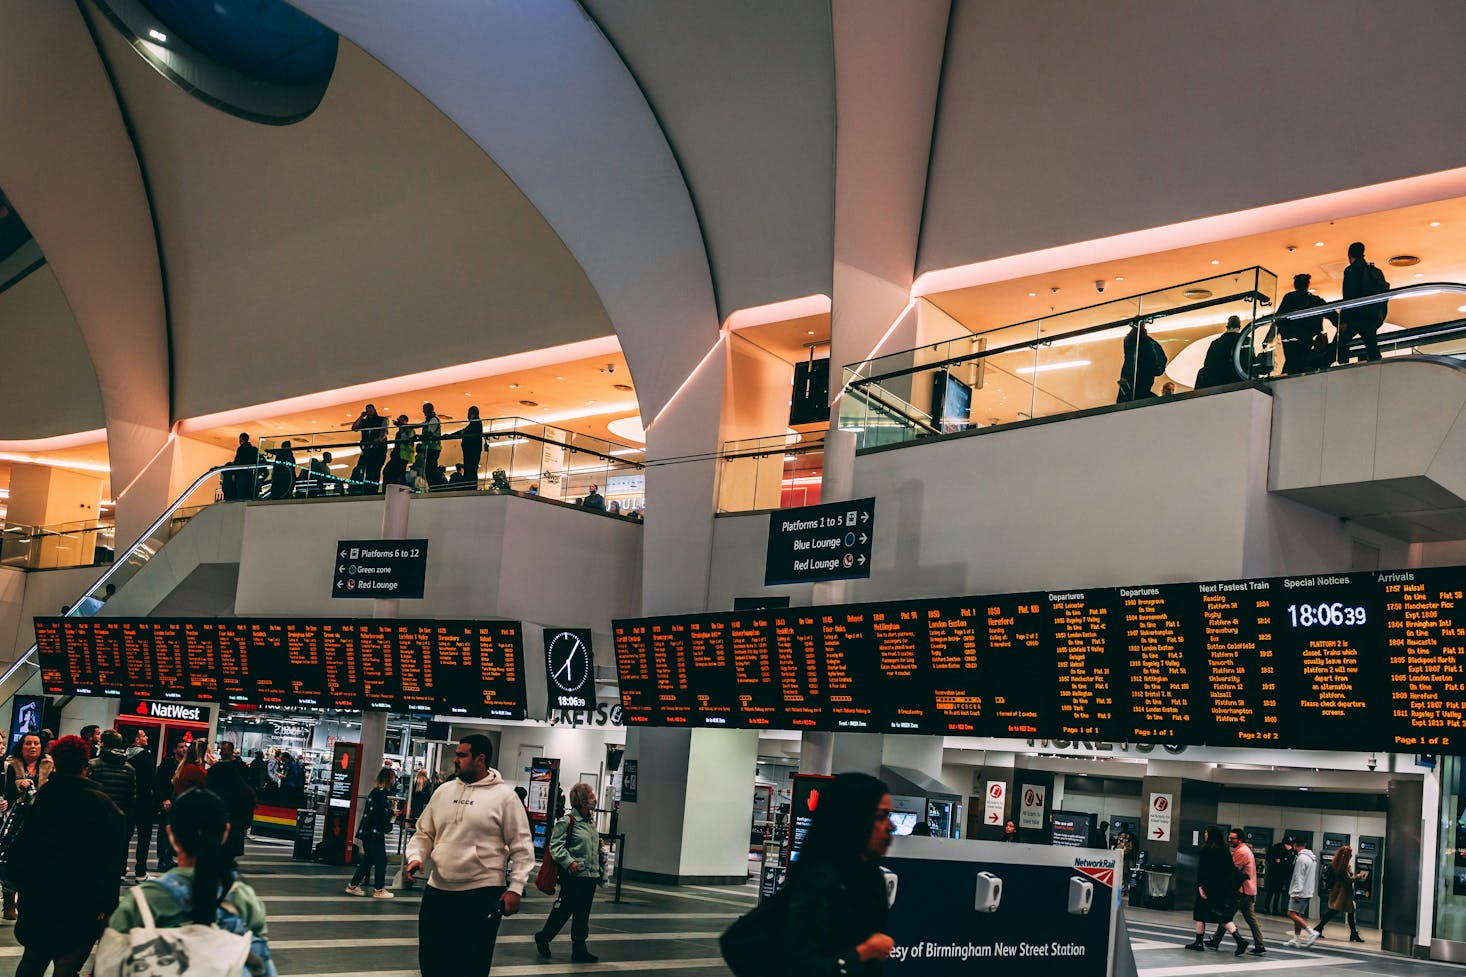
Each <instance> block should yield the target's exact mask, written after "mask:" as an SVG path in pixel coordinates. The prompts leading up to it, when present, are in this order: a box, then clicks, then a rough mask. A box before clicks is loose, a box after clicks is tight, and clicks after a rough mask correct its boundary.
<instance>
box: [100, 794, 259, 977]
mask: <svg viewBox="0 0 1466 977" xmlns="http://www.w3.org/2000/svg"><path fill="white" fill-rule="evenodd" d="M232 827H233V826H232V825H231V824H230V823H229V815H228V811H227V810H226V809H225V806H224V801H223V800H221V799H220V797H219V795H217V794H215V793H214V792H213V791H211V790H209V789H207V788H202V787H201V788H195V789H194V790H190V791H188V792H186V793H184V794H180V795H179V796H178V797H177V798H175V799H174V801H173V804H172V806H171V807H170V808H169V810H168V841H169V844H170V845H171V846H172V848H173V850H174V852H175V853H176V855H177V859H178V864H177V866H176V867H174V868H172V869H169V870H168V871H167V872H166V873H164V874H163V875H162V876H160V877H158V878H156V879H150V880H148V881H146V882H144V883H142V884H141V885H140V886H138V887H137V888H136V889H135V890H133V893H130V894H129V895H130V898H128V899H124V900H123V901H122V902H121V904H120V905H118V906H117V909H116V911H115V912H113V913H112V917H111V920H110V921H109V922H108V924H107V926H108V929H109V930H111V931H112V932H111V933H107V934H104V935H103V938H102V945H101V947H100V948H99V950H98V953H97V967H96V974H97V977H111V975H113V974H123V975H131V974H134V973H149V972H151V971H148V970H139V969H138V968H139V966H140V964H141V963H142V961H146V960H148V959H150V957H151V956H156V953H157V950H158V949H162V948H167V950H168V952H169V953H171V954H172V955H175V956H176V957H178V958H179V960H180V961H182V959H183V958H184V957H185V956H187V955H188V950H189V948H190V946H194V947H196V948H197V950H196V953H195V954H194V956H195V959H194V961H193V963H194V964H203V965H209V964H212V965H213V967H214V969H210V968H209V967H208V966H199V973H201V974H213V973H216V972H222V970H220V969H219V961H218V957H217V956H216V954H217V952H218V951H217V948H218V947H219V946H220V945H221V943H222V944H223V946H225V947H226V948H230V949H233V950H241V949H244V945H245V943H247V944H248V950H247V952H246V953H242V954H240V956H242V957H243V959H244V965H243V968H242V969H241V970H240V971H239V972H238V973H239V975H240V977H275V974H276V973H277V971H276V969H275V964H274V962H273V961H272V960H271V958H270V946H269V942H268V940H269V935H270V933H269V924H268V923H267V922H266V919H265V904H264V903H263V902H261V901H260V897H259V896H257V895H255V891H254V890H253V889H252V888H250V887H249V885H248V884H247V883H245V882H241V881H239V878H238V875H237V872H236V868H235V865H234V857H233V855H232V854H231V853H230V852H231V848H230V846H229V844H228V841H227V836H228V835H229V833H230V832H231V831H232ZM139 902H143V903H146V906H147V915H148V916H149V917H151V919H145V918H144V911H143V908H142V906H140V905H139ZM189 924H198V927H197V928H191V929H189V930H187V931H184V932H181V933H173V934H166V935H165V937H164V939H163V940H161V941H159V940H152V941H147V942H139V941H137V940H133V939H129V934H132V933H133V931H134V930H139V929H149V930H175V929H178V928H179V927H187V926H189ZM217 930H223V931H225V932H226V933H231V934H234V935H235V936H237V937H241V938H242V939H241V940H238V941H230V940H228V939H227V938H224V939H223V940H222V941H221V939H220V934H219V933H218V932H217ZM159 943H161V944H162V945H163V947H158V944H159ZM155 948H156V949H155ZM175 966H176V964H175ZM166 972H176V973H189V974H191V973H193V972H194V970H193V967H192V966H191V965H190V964H187V963H185V964H184V966H183V967H182V968H180V969H178V970H175V971H166Z"/></svg>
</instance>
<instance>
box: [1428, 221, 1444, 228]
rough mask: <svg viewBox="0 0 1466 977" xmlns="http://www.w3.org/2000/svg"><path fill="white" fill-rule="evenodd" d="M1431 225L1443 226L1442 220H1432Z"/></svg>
mask: <svg viewBox="0 0 1466 977" xmlns="http://www.w3.org/2000/svg"><path fill="white" fill-rule="evenodd" d="M1430 226H1431V227H1440V226H1441V222H1440V221H1431V222H1430Z"/></svg>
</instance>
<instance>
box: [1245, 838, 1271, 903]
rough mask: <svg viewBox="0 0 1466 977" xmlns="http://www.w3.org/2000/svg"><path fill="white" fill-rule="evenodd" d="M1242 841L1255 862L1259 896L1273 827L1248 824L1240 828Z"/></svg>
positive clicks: (1265, 873) (1265, 875)
mask: <svg viewBox="0 0 1466 977" xmlns="http://www.w3.org/2000/svg"><path fill="white" fill-rule="evenodd" d="M1242 841H1243V842H1244V843H1245V844H1246V845H1247V847H1248V848H1251V849H1252V857H1253V859H1254V860H1255V862H1256V864H1257V891H1258V895H1259V897H1261V894H1262V889H1263V884H1264V883H1263V880H1264V879H1266V878H1267V853H1268V849H1269V848H1271V847H1272V846H1273V829H1272V828H1259V827H1255V826H1252V825H1248V826H1247V827H1245V828H1243V829H1242Z"/></svg>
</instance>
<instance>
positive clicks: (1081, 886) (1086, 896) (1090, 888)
mask: <svg viewBox="0 0 1466 977" xmlns="http://www.w3.org/2000/svg"><path fill="white" fill-rule="evenodd" d="M1092 905H1094V883H1093V882H1091V881H1090V880H1089V879H1086V878H1084V877H1083V876H1081V875H1075V876H1072V877H1071V878H1070V879H1069V912H1070V913H1071V914H1072V915H1075V916H1087V915H1089V907H1090V906H1092Z"/></svg>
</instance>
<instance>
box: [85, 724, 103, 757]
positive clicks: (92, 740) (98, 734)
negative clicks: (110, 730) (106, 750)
mask: <svg viewBox="0 0 1466 977" xmlns="http://www.w3.org/2000/svg"><path fill="white" fill-rule="evenodd" d="M81 738H82V739H84V740H86V744H87V749H88V750H91V752H92V756H93V757H96V756H97V755H98V754H100V753H101V752H102V727H100V726H92V725H90V724H88V725H86V726H83V727H82V728H81Z"/></svg>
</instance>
